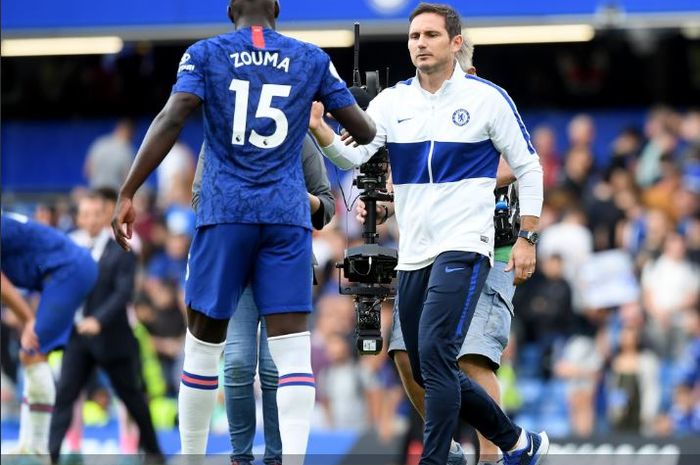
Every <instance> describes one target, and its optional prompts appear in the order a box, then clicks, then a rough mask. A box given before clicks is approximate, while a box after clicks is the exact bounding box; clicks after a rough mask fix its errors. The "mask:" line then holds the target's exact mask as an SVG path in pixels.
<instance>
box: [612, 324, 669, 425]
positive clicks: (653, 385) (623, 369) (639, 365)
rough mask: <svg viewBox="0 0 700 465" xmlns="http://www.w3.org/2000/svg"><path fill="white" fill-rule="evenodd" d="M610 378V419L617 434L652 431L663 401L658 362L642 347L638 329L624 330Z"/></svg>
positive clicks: (613, 361) (630, 326)
mask: <svg viewBox="0 0 700 465" xmlns="http://www.w3.org/2000/svg"><path fill="white" fill-rule="evenodd" d="M619 340H620V342H619V347H618V350H617V353H616V354H615V355H614V356H613V358H612V362H611V368H610V371H611V373H610V375H609V378H608V416H609V418H610V422H611V424H612V427H613V429H614V430H615V431H617V432H621V433H633V434H639V433H642V432H646V433H648V432H651V431H652V428H653V424H654V420H655V419H656V415H657V413H658V410H659V405H660V402H661V386H660V383H659V381H660V379H659V359H658V357H657V356H656V354H654V353H653V352H652V351H650V350H648V349H645V348H644V347H643V346H642V344H641V333H640V331H639V328H638V327H635V326H632V325H628V326H625V327H623V328H622V331H621V333H620V337H619Z"/></svg>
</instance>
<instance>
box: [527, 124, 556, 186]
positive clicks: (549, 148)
mask: <svg viewBox="0 0 700 465" xmlns="http://www.w3.org/2000/svg"><path fill="white" fill-rule="evenodd" d="M532 145H533V146H534V147H535V150H536V151H537V154H538V155H539V156H540V163H541V164H542V170H543V171H544V188H545V189H550V188H552V187H554V186H555V185H556V184H557V182H558V181H559V164H560V161H559V153H557V140H556V136H555V134H554V130H553V129H552V128H551V127H549V126H545V125H542V126H538V127H537V128H536V129H535V131H534V132H533V133H532Z"/></svg>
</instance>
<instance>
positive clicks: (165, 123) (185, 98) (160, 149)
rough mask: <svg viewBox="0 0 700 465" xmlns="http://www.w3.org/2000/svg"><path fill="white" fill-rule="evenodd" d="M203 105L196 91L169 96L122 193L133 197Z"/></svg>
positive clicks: (152, 126) (125, 182)
mask: <svg viewBox="0 0 700 465" xmlns="http://www.w3.org/2000/svg"><path fill="white" fill-rule="evenodd" d="M201 104H202V101H201V100H200V99H199V97H197V96H196V95H194V94H189V93H186V92H176V93H174V94H172V95H171V96H170V98H169V99H168V101H167V102H166V103H165V106H164V107H163V109H162V110H161V111H160V113H158V116H156V117H155V119H154V120H153V122H152V123H151V127H149V128H148V132H147V133H146V137H145V138H144V140H143V143H142V144H141V147H140V148H139V151H138V153H137V154H136V159H135V160H134V164H133V165H131V170H130V171H129V175H128V176H127V178H126V181H124V184H123V185H122V188H121V190H120V196H122V197H128V198H132V197H133V196H134V194H135V193H136V191H137V190H138V188H139V187H141V184H143V183H144V181H145V180H146V179H147V178H148V176H150V174H151V173H152V172H153V170H155V169H156V167H157V166H158V165H159V164H160V162H161V161H163V158H165V156H166V155H167V154H168V152H170V149H172V148H173V145H175V142H176V141H177V138H178V137H179V135H180V131H181V130H182V127H183V126H184V125H185V121H186V120H187V118H188V117H189V116H190V115H191V114H192V113H193V112H194V111H195V110H196V109H197V108H199V106H200V105H201Z"/></svg>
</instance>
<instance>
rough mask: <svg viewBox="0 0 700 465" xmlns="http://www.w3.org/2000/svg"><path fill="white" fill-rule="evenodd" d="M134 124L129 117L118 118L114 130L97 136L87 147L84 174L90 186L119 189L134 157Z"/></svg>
mask: <svg viewBox="0 0 700 465" xmlns="http://www.w3.org/2000/svg"><path fill="white" fill-rule="evenodd" d="M134 131H135V126H134V122H133V121H132V120H130V119H122V120H120V121H119V122H118V123H117V125H116V127H115V128H114V131H112V133H111V134H107V135H104V136H101V137H99V138H98V139H97V140H96V141H95V142H93V143H92V145H91V146H90V148H89V149H88V154H87V158H86V159H85V166H84V169H83V171H84V174H85V177H86V178H87V180H88V184H89V185H90V187H91V188H98V187H111V188H112V189H114V190H119V188H120V187H121V185H122V182H124V179H126V175H127V174H128V173H129V168H130V167H131V162H132V161H133V159H134V154H135V152H134V147H133V146H132V141H133V138H134Z"/></svg>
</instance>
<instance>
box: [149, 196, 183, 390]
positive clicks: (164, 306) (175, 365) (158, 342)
mask: <svg viewBox="0 0 700 465" xmlns="http://www.w3.org/2000/svg"><path fill="white" fill-rule="evenodd" d="M166 224H167V227H168V232H167V237H166V241H165V250H164V251H162V252H160V253H158V254H157V255H155V256H154V257H153V258H152V259H151V261H150V263H149V265H148V270H147V273H146V275H147V276H146V280H145V282H144V286H143V289H144V291H145V295H146V297H147V299H148V306H149V308H148V309H147V310H146V312H148V310H150V311H151V312H152V313H151V314H150V317H148V316H147V317H146V318H145V320H146V321H143V323H144V325H145V326H146V328H147V329H148V330H149V332H150V333H151V336H152V337H153V343H154V345H155V348H156V351H157V352H158V357H159V359H160V361H161V365H162V369H163V374H164V376H165V379H166V381H167V383H168V393H169V394H170V395H174V394H175V393H176V392H177V386H178V385H179V379H180V369H179V360H180V356H181V353H182V347H183V345H182V344H183V343H184V336H185V313H184V308H183V305H184V301H183V299H182V293H183V290H184V282H185V272H186V268H187V252H188V249H189V245H190V238H191V233H192V231H193V227H194V221H193V218H192V216H191V211H184V210H177V211H173V212H171V214H170V215H169V216H168V218H167V219H166ZM142 310H143V309H142ZM143 315H144V313H142V317H143Z"/></svg>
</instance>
